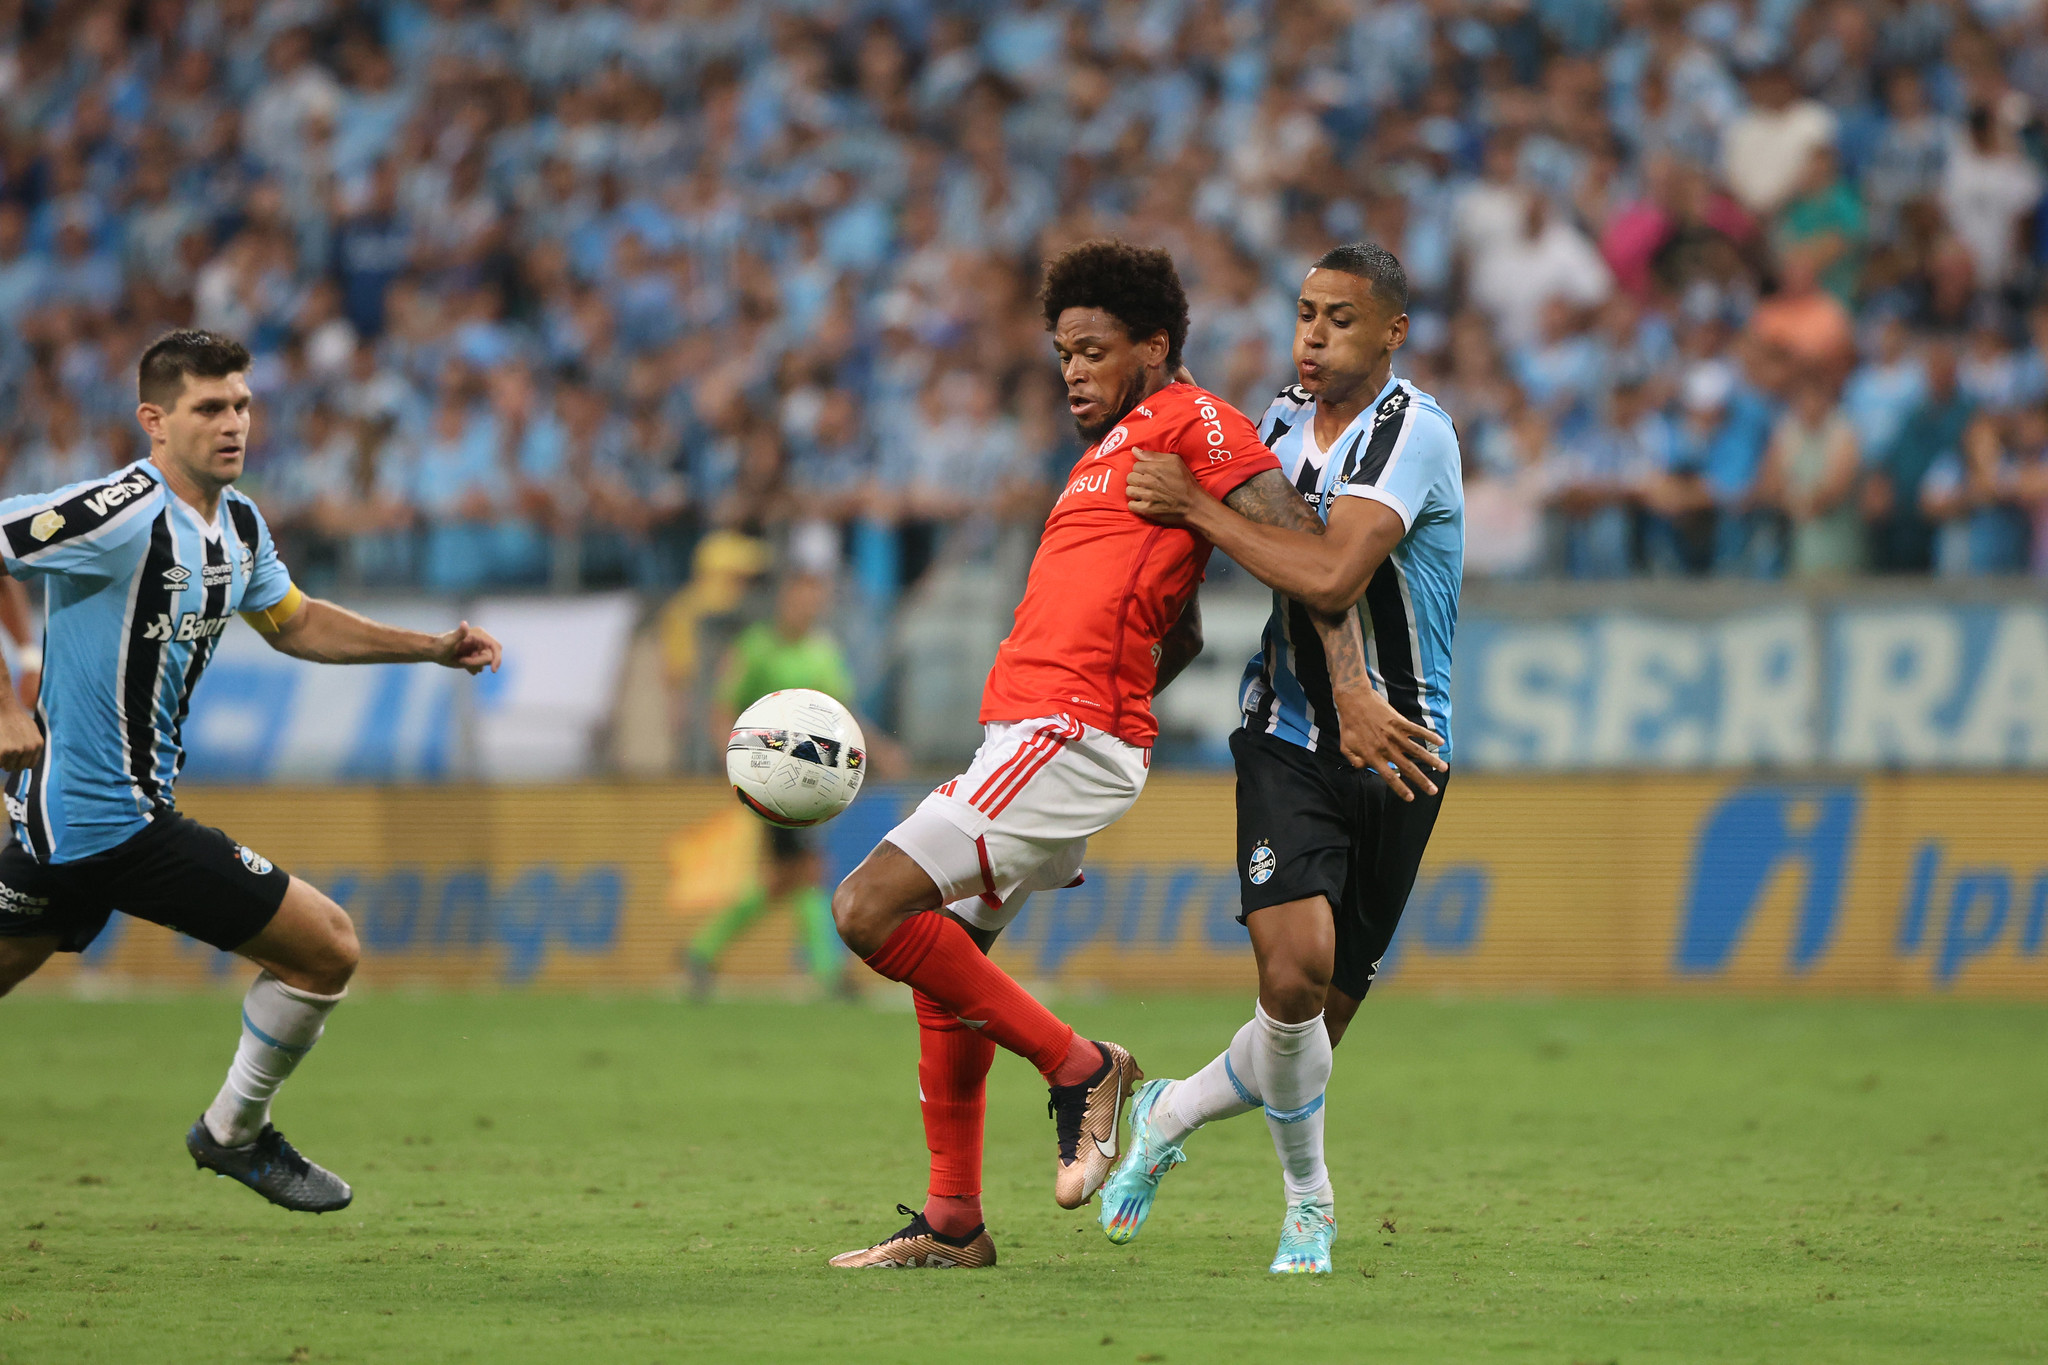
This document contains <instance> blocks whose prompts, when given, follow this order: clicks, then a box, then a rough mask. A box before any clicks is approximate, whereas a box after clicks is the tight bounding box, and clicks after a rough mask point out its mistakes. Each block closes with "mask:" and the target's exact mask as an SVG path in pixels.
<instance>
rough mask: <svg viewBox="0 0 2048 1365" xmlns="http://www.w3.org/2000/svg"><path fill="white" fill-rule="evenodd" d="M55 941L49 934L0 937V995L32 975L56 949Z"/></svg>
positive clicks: (56, 941)
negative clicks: (27, 936) (25, 936)
mask: <svg viewBox="0 0 2048 1365" xmlns="http://www.w3.org/2000/svg"><path fill="white" fill-rule="evenodd" d="M57 943H58V940H57V939H56V938H54V937H50V936H40V937H36V938H0V995H5V994H7V992H9V991H11V990H13V989H14V988H15V987H16V986H19V985H20V984H21V983H22V982H24V981H26V980H28V979H29V978H30V977H32V976H34V975H35V974H36V972H37V971H38V970H39V969H40V968H41V967H42V965H43V964H44V963H45V962H47V961H49V960H50V954H52V953H54V952H56V951H57Z"/></svg>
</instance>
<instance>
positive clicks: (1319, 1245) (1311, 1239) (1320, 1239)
mask: <svg viewBox="0 0 2048 1365" xmlns="http://www.w3.org/2000/svg"><path fill="white" fill-rule="evenodd" d="M1336 1240H1337V1216H1336V1214H1334V1213H1332V1212H1331V1211H1330V1208H1329V1206H1328V1205H1327V1204H1324V1203H1322V1202H1321V1201H1320V1200H1317V1199H1302V1200H1298V1201H1296V1202H1295V1203H1294V1204H1293V1205H1292V1206H1291V1207H1290V1208H1289V1209H1288V1210H1287V1217H1286V1218H1284V1219H1282V1220H1281V1222H1280V1250H1279V1251H1278V1252H1276V1253H1275V1254H1274V1256H1273V1264H1272V1265H1270V1266H1268V1267H1266V1268H1267V1269H1268V1270H1271V1271H1272V1272H1273V1273H1274V1274H1275V1275H1327V1274H1329V1273H1330V1244H1331V1243H1332V1242H1334V1241H1336Z"/></svg>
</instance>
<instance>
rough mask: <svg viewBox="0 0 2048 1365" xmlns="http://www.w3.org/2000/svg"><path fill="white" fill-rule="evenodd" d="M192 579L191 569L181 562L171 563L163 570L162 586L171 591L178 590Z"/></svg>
mask: <svg viewBox="0 0 2048 1365" xmlns="http://www.w3.org/2000/svg"><path fill="white" fill-rule="evenodd" d="M191 581H192V571H191V570H190V569H188V568H186V567H185V566H184V565H183V564H173V565H171V567H170V568H168V569H165V570H164V586H165V587H167V588H169V589H170V590H171V591H172V592H176V591H178V590H179V589H180V588H182V587H184V586H185V585H186V584H187V583H190V582H191Z"/></svg>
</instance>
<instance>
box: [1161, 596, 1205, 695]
mask: <svg viewBox="0 0 2048 1365" xmlns="http://www.w3.org/2000/svg"><path fill="white" fill-rule="evenodd" d="M1201 652H1202V602H1201V599H1200V598H1198V597H1190V598H1189V599H1188V604H1187V607H1186V608H1185V609H1183V610H1182V612H1181V614H1180V620H1178V621H1175V622H1174V623H1173V629H1171V630H1169V631H1167V632H1166V638H1164V639H1162V640H1161V641H1160V642H1159V676H1158V679H1157V680H1156V681H1155V682H1154V683H1153V684H1152V695H1153V696H1155V697H1156V696H1158V695H1159V694H1160V693H1161V692H1164V691H1165V690H1166V685H1167V684H1168V683H1170V682H1172V681H1173V680H1174V679H1175V678H1178V677H1179V676H1180V675H1181V671H1182V670H1183V669H1185V668H1186V667H1187V666H1188V665H1189V664H1191V663H1193V662H1194V661H1195V656H1196V655H1198V654H1200V653H1201Z"/></svg>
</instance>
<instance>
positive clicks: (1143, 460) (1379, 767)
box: [1126, 454, 1446, 801]
mask: <svg viewBox="0 0 2048 1365" xmlns="http://www.w3.org/2000/svg"><path fill="white" fill-rule="evenodd" d="M1186 468H1187V467H1186V465H1184V464H1183V463H1182V462H1181V461H1180V460H1178V459H1175V458H1172V457H1168V458H1167V459H1161V460H1159V461H1158V462H1157V463H1156V465H1155V464H1154V463H1153V462H1152V461H1151V460H1150V459H1148V458H1147V457H1146V456H1145V455H1143V454H1140V456H1139V468H1138V469H1136V470H1133V471H1132V476H1131V479H1130V481H1129V482H1128V483H1127V485H1126V494H1127V496H1128V498H1129V501H1130V504H1131V510H1132V511H1134V512H1138V513H1140V514H1141V515H1144V516H1151V517H1154V518H1155V519H1157V520H1169V521H1173V522H1176V523H1179V524H1185V525H1188V526H1191V527H1193V528H1194V529H1196V530H1198V531H1200V532H1202V533H1203V534H1204V535H1207V536H1208V537H1209V538H1210V539H1211V540H1212V541H1214V542H1215V543H1216V544H1217V545H1218V546H1219V547H1220V548H1221V549H1222V550H1223V552H1224V553H1225V554H1227V555H1229V556H1231V558H1233V559H1235V560H1237V561H1238V563H1239V564H1241V565H1242V566H1243V567H1244V568H1246V569H1247V570H1249V571H1250V572H1251V574H1252V576H1253V577H1255V578H1257V579H1259V580H1260V581H1261V582H1263V583H1266V584H1267V585H1268V586H1270V587H1275V588H1278V589H1280V591H1282V592H1286V593H1288V594H1289V596H1292V597H1294V598H1295V600H1297V601H1299V602H1301V604H1302V607H1303V609H1304V610H1306V611H1307V612H1308V615H1309V619H1310V620H1311V621H1312V622H1313V623H1314V625H1315V630H1316V635H1317V637H1318V638H1319V639H1321V641H1322V643H1323V657H1324V659H1325V660H1327V662H1328V665H1329V671H1330V699H1331V701H1332V702H1334V703H1335V705H1336V708H1337V723H1338V729H1339V731H1340V743H1341V747H1342V749H1343V752H1344V757H1345V758H1346V760H1348V761H1349V762H1350V763H1351V765H1352V766H1353V767H1355V768H1371V769H1372V770H1373V771H1375V772H1377V773H1378V774H1379V775H1380V776H1381V777H1383V778H1385V779H1386V782H1387V785H1388V786H1389V787H1390V788H1392V789H1393V792H1394V794H1395V795H1396V796H1398V797H1400V798H1401V799H1402V800H1403V801H1412V800H1414V799H1415V793H1414V790H1413V789H1414V788H1420V789H1421V790H1423V791H1425V792H1428V793H1429V794H1431V795H1435V794H1436V790H1437V788H1436V784H1435V783H1434V782H1432V781H1430V779H1429V776H1428V774H1429V770H1431V769H1435V770H1436V771H1438V772H1441V771H1443V770H1444V768H1445V767H1446V764H1445V763H1444V761H1443V760H1442V759H1441V758H1439V757H1437V755H1436V752H1435V751H1436V750H1437V749H1439V748H1441V747H1443V740H1442V739H1441V738H1440V737H1439V736H1438V735H1437V734H1436V733H1435V732H1434V731H1431V730H1428V729H1425V728H1424V727H1422V726H1420V725H1417V724H1415V723H1414V722H1413V721H1411V720H1409V719H1408V718H1407V717H1406V716H1403V715H1402V714H1401V713H1400V712H1398V711H1396V710H1395V709H1394V708H1393V706H1392V704H1391V703H1389V702H1388V701H1387V699H1386V698H1385V697H1383V696H1381V695H1380V694H1379V693H1378V692H1376V691H1374V690H1373V686H1372V675H1371V673H1370V671H1369V670H1368V669H1367V667H1366V660H1365V633H1364V630H1363V629H1362V628H1361V626H1360V625H1359V620H1358V613H1357V611H1355V610H1354V609H1353V607H1352V604H1353V603H1355V602H1356V601H1357V600H1358V597H1359V596H1360V595H1361V594H1362V593H1363V592H1364V591H1365V586H1364V579H1365V578H1369V577H1370V576H1371V572H1372V570H1374V569H1377V568H1378V566H1379V562H1380V561H1381V560H1382V559H1384V558H1385V557H1386V553H1387V551H1388V550H1389V549H1391V548H1392V541H1391V540H1388V541H1386V543H1385V544H1379V543H1378V541H1380V540H1384V539H1385V537H1384V535H1381V536H1368V537H1366V538H1365V539H1364V540H1363V541H1361V542H1357V543H1355V544H1354V543H1353V542H1354V540H1355V538H1354V537H1352V536H1345V537H1344V540H1345V542H1346V543H1345V544H1342V545H1333V544H1330V543H1329V542H1328V541H1325V540H1323V539H1322V537H1323V536H1324V534H1325V531H1326V529H1327V528H1326V527H1325V526H1324V525H1323V522H1322V519H1321V518H1319V517H1318V516H1316V514H1315V513H1314V512H1313V511H1312V510H1310V508H1309V505H1308V502H1307V500H1306V499H1305V498H1303V497H1302V496H1301V494H1300V492H1299V491H1298V490H1296V488H1295V487H1294V485H1293V484H1291V483H1289V482H1288V481H1287V479H1286V477H1285V476H1284V475H1282V474H1281V473H1280V471H1279V470H1277V469H1269V470H1267V471H1265V472H1264V473H1262V474H1256V475H1253V476H1252V477H1251V478H1249V479H1247V480H1246V481H1245V482H1243V483H1241V484H1239V485H1238V486H1237V487H1236V488H1234V489H1232V490H1231V491H1230V492H1229V493H1228V494H1226V495H1225V496H1224V498H1223V500H1222V503H1221V504H1220V506H1219V504H1218V503H1217V501H1216V500H1215V499H1213V498H1210V497H1209V496H1208V495H1207V494H1205V493H1203V492H1201V490H1200V489H1199V487H1198V486H1197V485H1196V484H1195V481H1194V479H1193V478H1192V477H1191V476H1189V475H1188V474H1187V473H1186ZM1224 508H1227V509H1229V511H1230V512H1234V513H1236V514H1237V515H1236V517H1230V516H1223V517H1220V518H1219V517H1218V516H1217V515H1216V514H1217V513H1218V512H1220V511H1222V509H1224ZM1346 510H1347V513H1348V512H1349V509H1346ZM1380 510H1384V509H1380V508H1378V507H1377V505H1375V506H1374V508H1373V509H1372V511H1373V512H1377V511H1380ZM1367 515H1368V516H1370V515H1372V513H1371V512H1368V514H1367ZM1389 517H1390V519H1391V520H1392V521H1393V523H1394V525H1395V526H1396V527H1398V526H1399V525H1400V520H1399V518H1397V517H1392V516H1391V514H1389ZM1340 520H1341V521H1343V522H1344V523H1345V526H1344V527H1343V528H1342V529H1344V530H1347V531H1349V530H1353V529H1355V523H1356V521H1357V518H1356V517H1354V516H1351V515H1348V514H1347V515H1346V516H1344V517H1342V518H1340ZM1254 527H1258V528H1266V527H1271V528H1273V529H1272V530H1264V529H1261V530H1256V531H1255V530H1253V528H1254ZM1375 529H1377V528H1375ZM1304 535H1306V536H1313V537H1316V538H1317V539H1314V540H1309V539H1304V538H1303V537H1304ZM1395 538H1396V539H1398V536H1396V537H1395ZM1333 559H1344V560H1347V561H1351V565H1350V567H1351V568H1352V572H1351V573H1348V574H1340V575H1338V577H1339V579H1341V581H1339V582H1330V583H1326V582H1325V579H1326V576H1327V575H1328V572H1329V569H1328V566H1329V565H1330V562H1331V561H1332V560H1333ZM1368 560H1369V562H1367V561H1368ZM1360 566H1363V577H1360V576H1358V573H1357V570H1358V568H1359V567H1360ZM1311 593H1313V594H1314V595H1311Z"/></svg>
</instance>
